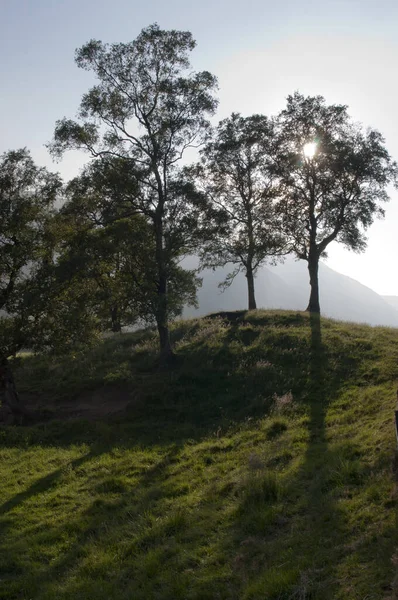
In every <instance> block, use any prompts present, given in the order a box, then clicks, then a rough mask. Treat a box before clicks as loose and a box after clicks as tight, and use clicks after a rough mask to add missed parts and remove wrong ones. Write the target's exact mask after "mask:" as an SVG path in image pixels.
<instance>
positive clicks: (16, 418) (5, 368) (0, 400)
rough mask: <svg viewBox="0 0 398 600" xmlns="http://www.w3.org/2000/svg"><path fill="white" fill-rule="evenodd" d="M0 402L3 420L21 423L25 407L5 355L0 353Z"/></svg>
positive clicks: (8, 422)
mask: <svg viewBox="0 0 398 600" xmlns="http://www.w3.org/2000/svg"><path fill="white" fill-rule="evenodd" d="M0 404H1V412H2V413H3V420H4V421H5V423H7V424H14V423H18V424H21V423H22V420H23V418H24V416H25V415H26V410H25V407H24V405H23V403H22V401H21V399H20V397H19V395H18V392H17V390H16V387H15V382H14V377H13V374H12V371H11V368H10V365H9V363H8V360H7V359H6V357H5V356H1V355H0Z"/></svg>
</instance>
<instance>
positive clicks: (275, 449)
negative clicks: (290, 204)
mask: <svg viewBox="0 0 398 600" xmlns="http://www.w3.org/2000/svg"><path fill="white" fill-rule="evenodd" d="M172 336H173V340H174V343H175V347H176V352H177V358H176V361H175V364H174V365H173V367H172V368H171V369H170V370H162V369H158V368H156V367H155V366H154V364H155V357H156V351H157V339H156V336H155V334H154V333H153V332H151V331H142V332H137V333H133V334H123V335H120V336H115V337H113V338H111V339H107V340H104V341H103V342H102V343H101V344H100V345H99V346H97V347H95V348H93V349H92V350H90V351H85V352H77V353H76V354H74V355H70V356H67V357H63V358H55V357H53V358H51V357H46V356H36V357H35V356H24V357H19V358H17V359H16V362H15V364H14V369H15V375H16V381H17V385H18V387H19V389H20V391H21V394H22V396H23V397H24V398H25V400H26V402H27V404H28V406H29V407H30V409H31V412H32V423H31V424H30V425H26V426H23V427H13V428H2V429H0V461H1V465H2V485H1V489H0V534H1V535H0V565H1V566H0V573H1V575H0V597H1V598H2V599H3V598H4V600H17V599H18V600H19V599H28V598H30V599H32V600H33V599H34V600H78V599H84V600H94V599H95V600H131V599H133V598H134V600H152V599H153V600H178V599H181V600H183V599H184V600H194V599H195V600H215V599H225V600H241V599H242V600H264V599H267V600H288V599H289V600H293V599H296V600H299V599H309V598H311V599H319V600H321V599H322V600H347V599H349V600H363V599H364V598H368V599H372V600H378V599H384V600H386V599H387V598H389V599H392V598H396V597H398V596H397V595H396V594H397V590H396V589H394V587H395V583H394V579H395V575H396V573H395V571H396V565H395V564H394V563H396V562H397V561H396V558H394V557H395V553H396V548H397V533H398V527H397V521H396V507H397V499H396V490H395V471H394V456H395V448H396V441H395V434H394V429H393V409H394V408H395V399H396V380H397V375H398V330H396V329H388V328H372V327H370V326H360V325H353V324H347V323H341V322H335V321H332V320H328V319H323V320H322V322H321V327H320V323H319V321H317V320H316V319H310V318H309V316H308V314H305V313H297V312H281V311H256V312H253V313H251V314H245V313H238V314H236V315H228V314H224V315H221V316H214V317H212V318H206V319H201V320H200V319H198V320H191V321H185V322H184V321H183V322H177V323H176V324H175V325H174V326H173V330H172Z"/></svg>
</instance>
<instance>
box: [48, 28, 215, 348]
mask: <svg viewBox="0 0 398 600" xmlns="http://www.w3.org/2000/svg"><path fill="white" fill-rule="evenodd" d="M194 47H195V41H194V40H193V38H192V35H191V33H189V32H183V31H174V30H171V31H164V30H161V29H160V28H159V27H158V25H156V24H155V25H151V26H149V27H147V28H146V29H143V30H142V32H141V33H140V35H139V36H138V37H137V38H136V39H135V40H134V41H133V42H131V43H127V44H112V45H110V46H109V45H106V44H103V43H102V42H100V41H96V40H91V41H90V42H88V44H86V45H84V46H83V47H82V48H80V49H79V50H77V52H76V63H77V65H78V66H79V67H81V68H84V69H87V70H90V71H93V72H94V74H95V76H96V78H97V80H98V84H97V85H96V86H95V87H93V88H92V89H91V90H90V91H89V92H88V93H87V94H85V95H84V96H83V98H82V101H81V105H80V112H79V120H78V122H75V121H71V120H68V119H63V120H61V121H58V122H57V124H56V128H55V136H54V140H53V142H52V144H50V149H51V151H52V152H53V154H54V155H56V156H60V155H62V153H63V152H64V151H65V150H67V149H73V148H75V149H83V150H87V151H88V152H89V153H90V154H91V155H92V156H94V157H102V158H105V159H106V158H109V157H111V158H112V157H113V158H117V159H118V161H113V162H112V161H110V162H109V163H108V164H109V165H113V166H114V165H118V168H119V169H120V170H122V171H123V172H124V173H125V175H126V174H128V179H129V186H128V193H126V194H125V198H128V199H129V201H130V203H131V206H132V208H133V209H134V210H135V211H137V212H140V213H141V214H143V215H144V216H145V217H146V218H147V219H148V220H149V221H150V223H151V225H152V230H153V235H154V262H155V264H156V268H157V302H156V308H155V318H156V323H157V328H158V332H159V338H160V348H161V357H162V358H163V359H167V357H168V356H170V355H171V354H172V350H171V346H170V339H169V330H168V317H169V314H168V313H169V297H168V285H169V275H168V273H169V267H170V264H171V263H172V261H173V260H174V259H175V258H176V257H178V255H179V253H180V252H181V247H183V248H186V246H187V244H188V240H186V239H181V238H182V236H181V235H179V234H178V231H177V229H178V226H179V224H180V223H181V221H184V219H183V217H184V215H186V213H187V205H186V203H185V202H182V201H181V197H179V195H178V193H177V192H178V190H177V188H176V186H175V182H176V181H177V180H178V175H179V168H178V163H179V161H180V159H181V158H182V157H183V155H184V152H185V151H186V150H187V148H189V147H192V146H198V145H200V144H201V143H202V142H203V140H204V137H205V135H206V131H207V129H208V127H209V123H208V120H207V117H208V116H210V115H212V114H213V113H214V111H215V108H216V105H217V102H216V100H215V98H214V91H215V88H216V79H215V77H214V76H213V75H211V74H210V73H208V72H206V71H204V72H200V73H193V72H192V70H191V67H190V63H189V53H190V52H191V51H192V50H193V49H194ZM119 185H120V184H119ZM119 189H120V187H119ZM188 212H189V211H188ZM185 224H186V221H184V226H185ZM171 231H173V232H174V233H175V232H177V233H176V235H174V241H173V245H172V246H171V245H170V244H168V243H167V238H170V232H171ZM182 231H184V229H182ZM179 238H180V241H179V247H177V240H178V239H179Z"/></svg>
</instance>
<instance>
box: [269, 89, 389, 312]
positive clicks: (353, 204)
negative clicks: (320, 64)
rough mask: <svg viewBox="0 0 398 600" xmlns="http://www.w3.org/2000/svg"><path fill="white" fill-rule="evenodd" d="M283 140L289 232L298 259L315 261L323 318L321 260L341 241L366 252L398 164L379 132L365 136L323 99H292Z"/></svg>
mask: <svg viewBox="0 0 398 600" xmlns="http://www.w3.org/2000/svg"><path fill="white" fill-rule="evenodd" d="M279 140H280V142H279V151H278V152H279V157H278V161H277V165H278V169H277V174H278V177H279V179H280V182H281V186H282V188H283V194H282V198H281V201H280V204H279V208H280V210H281V212H282V213H283V228H284V231H285V232H286V234H287V235H288V236H289V239H290V243H291V248H292V250H293V251H294V252H295V254H296V255H297V257H298V258H300V259H303V260H306V261H307V262H308V269H309V274H310V283H311V296H310V301H309V304H308V309H307V310H309V311H311V312H315V313H319V312H320V305H319V286H318V263H319V259H320V258H321V257H322V256H326V249H327V247H328V246H329V244H330V243H331V242H334V241H336V242H339V243H342V244H343V245H344V246H346V247H347V248H349V249H352V250H354V251H358V252H359V251H362V250H363V249H364V248H365V247H366V235H365V232H366V230H367V229H368V227H369V226H370V225H371V224H372V223H373V221H374V219H375V218H377V217H382V216H384V208H383V204H384V203H385V202H386V201H387V200H388V199H389V197H388V185H389V184H390V183H396V181H397V165H396V163H395V162H394V161H393V160H392V159H391V157H390V155H389V153H388V151H387V149H386V146H385V142H384V139H383V136H382V135H381V134H380V133H379V132H378V131H376V130H374V129H368V130H364V129H363V127H362V126H361V125H359V124H358V123H355V122H353V121H352V119H351V118H350V116H349V114H348V111H347V107H346V106H343V105H335V104H332V105H328V104H327V103H326V101H325V99H324V98H323V97H321V96H313V97H312V96H308V97H305V96H303V95H301V94H299V93H298V92H296V93H295V94H294V95H292V96H289V97H288V100H287V106H286V108H285V109H284V110H283V111H282V112H281V113H280V115H279Z"/></svg>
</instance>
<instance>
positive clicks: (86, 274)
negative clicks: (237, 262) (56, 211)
mask: <svg viewBox="0 0 398 600" xmlns="http://www.w3.org/2000/svg"><path fill="white" fill-rule="evenodd" d="M105 166H106V165H104V163H103V162H96V161H94V162H93V163H92V164H91V165H90V166H89V167H88V168H87V169H86V170H85V171H84V172H83V174H82V175H81V176H79V177H77V178H75V179H74V180H72V181H71V182H70V183H69V185H68V186H67V190H66V196H67V201H66V203H65V204H64V206H63V207H62V209H61V211H60V216H61V218H62V221H63V228H64V235H63V241H62V243H61V244H60V247H59V256H58V259H57V274H58V279H59V280H63V281H66V282H69V281H70V280H72V279H73V282H74V284H73V285H74V287H77V288H78V289H81V290H82V294H84V290H89V294H88V296H89V298H87V299H86V300H85V304H86V306H88V305H89V306H90V307H91V309H92V311H93V312H94V314H95V315H96V317H97V319H98V322H99V323H100V326H101V328H102V330H109V329H111V330H112V331H113V332H117V331H120V330H121V328H122V327H123V326H127V325H134V324H136V323H137V322H146V323H152V322H153V318H154V314H155V308H156V291H157V269H156V263H155V262H154V256H155V252H154V251H155V248H154V237H153V235H152V233H153V232H152V228H151V226H150V224H149V223H148V222H147V220H146V219H145V217H144V216H143V215H142V214H139V213H136V211H134V210H132V208H131V205H130V203H129V201H127V202H126V201H125V196H126V195H128V194H127V192H128V181H127V180H125V179H124V178H123V173H122V172H118V171H117V168H116V167H115V166H113V167H112V169H111V171H110V172H108V170H107V169H106V168H105V169H104V167H105ZM117 175H118V176H117ZM133 183H134V182H133ZM119 189H121V196H119V191H118V190H119ZM196 279H197V278H196V276H195V274H194V273H193V272H190V271H185V272H184V271H183V270H182V269H180V268H179V267H178V264H175V263H174V262H172V261H170V264H169V271H168V283H169V290H168V292H169V293H168V296H169V297H168V302H169V315H170V316H171V317H173V316H176V315H179V314H180V313H181V311H182V308H183V306H184V304H192V303H193V302H194V300H195V298H196V287H197V284H198V282H197V280H196Z"/></svg>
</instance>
